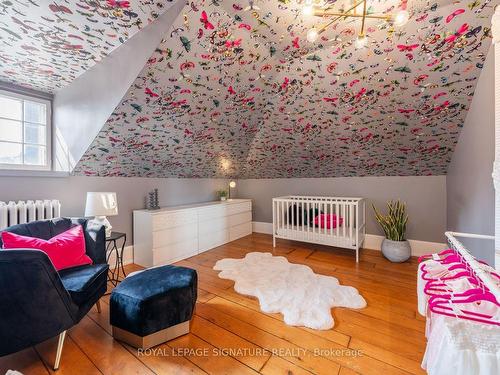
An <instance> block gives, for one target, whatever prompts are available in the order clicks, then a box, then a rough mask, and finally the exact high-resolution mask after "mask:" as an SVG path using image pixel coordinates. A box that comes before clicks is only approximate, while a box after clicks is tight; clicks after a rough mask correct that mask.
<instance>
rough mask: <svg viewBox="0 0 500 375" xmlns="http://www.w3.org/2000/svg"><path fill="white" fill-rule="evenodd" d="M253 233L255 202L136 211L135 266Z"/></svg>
mask: <svg viewBox="0 0 500 375" xmlns="http://www.w3.org/2000/svg"><path fill="white" fill-rule="evenodd" d="M251 233H252V201H251V200H250V199H232V200H230V201H224V202H218V201H215V202H205V203H198V204H190V205H184V206H177V207H165V208H162V209H160V210H157V211H149V210H136V211H134V263H136V264H138V265H141V266H144V267H151V266H157V265H161V264H169V263H173V262H176V261H178V260H181V259H185V258H189V257H190V256H193V255H196V254H199V253H202V252H204V251H207V250H209V249H212V248H214V247H217V246H220V245H223V244H225V243H227V242H230V241H234V240H236V239H238V238H241V237H244V236H247V235H249V234H251Z"/></svg>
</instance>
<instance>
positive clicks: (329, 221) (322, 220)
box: [314, 214, 344, 229]
mask: <svg viewBox="0 0 500 375" xmlns="http://www.w3.org/2000/svg"><path fill="white" fill-rule="evenodd" d="M338 222H339V226H341V225H342V224H343V223H344V218H342V217H339V219H338ZM314 224H315V225H318V226H319V227H320V228H325V227H326V228H327V229H331V228H337V215H335V214H319V215H318V216H316V217H315V218H314Z"/></svg>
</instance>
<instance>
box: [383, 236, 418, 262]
mask: <svg viewBox="0 0 500 375" xmlns="http://www.w3.org/2000/svg"><path fill="white" fill-rule="evenodd" d="M382 254H384V256H385V257H386V258H387V259H389V260H390V261H391V262H394V263H401V262H405V261H407V260H408V259H410V257H411V246H410V243H409V242H408V241H407V240H405V241H392V240H388V239H387V238H384V240H383V241H382Z"/></svg>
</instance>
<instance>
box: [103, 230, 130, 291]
mask: <svg viewBox="0 0 500 375" xmlns="http://www.w3.org/2000/svg"><path fill="white" fill-rule="evenodd" d="M119 240H122V243H121V246H120V247H118V242H117V241H119ZM126 242H127V234H125V233H120V232H111V236H109V237H106V254H107V255H106V261H107V262H108V264H109V259H110V258H111V254H113V253H115V261H114V267H113V268H111V265H110V269H109V273H108V281H110V282H111V284H113V285H114V286H116V285H118V283H119V282H120V270H121V273H122V274H123V277H126V276H127V274H126V273H125V269H124V268H123V251H124V250H125V243H126Z"/></svg>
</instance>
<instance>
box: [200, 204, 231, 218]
mask: <svg viewBox="0 0 500 375" xmlns="http://www.w3.org/2000/svg"><path fill="white" fill-rule="evenodd" d="M225 216H227V206H226V205H222V204H221V205H217V206H211V207H201V208H199V209H198V218H199V220H200V221H207V220H213V219H216V218H219V217H225Z"/></svg>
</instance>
